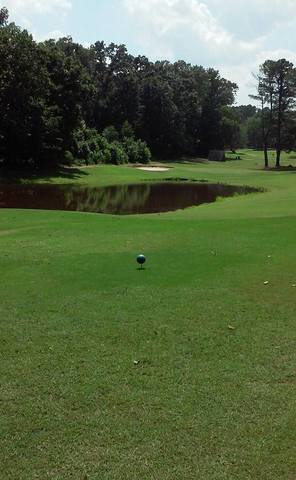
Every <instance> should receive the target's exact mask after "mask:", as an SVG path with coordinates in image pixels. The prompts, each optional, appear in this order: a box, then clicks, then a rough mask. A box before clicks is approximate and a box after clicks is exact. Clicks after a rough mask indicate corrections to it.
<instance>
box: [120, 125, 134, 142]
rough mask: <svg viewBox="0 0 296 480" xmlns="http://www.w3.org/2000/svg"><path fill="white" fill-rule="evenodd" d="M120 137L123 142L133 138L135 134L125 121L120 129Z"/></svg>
mask: <svg viewBox="0 0 296 480" xmlns="http://www.w3.org/2000/svg"><path fill="white" fill-rule="evenodd" d="M121 137H122V139H123V140H125V139H127V138H132V139H134V138H135V132H134V129H133V127H132V126H131V124H130V123H129V122H128V121H127V120H126V121H125V122H124V123H123V125H122V128H121Z"/></svg>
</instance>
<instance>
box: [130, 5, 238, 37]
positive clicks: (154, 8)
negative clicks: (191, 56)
mask: <svg viewBox="0 0 296 480" xmlns="http://www.w3.org/2000/svg"><path fill="white" fill-rule="evenodd" d="M125 5H126V7H127V9H128V11H129V13H130V14H131V15H135V16H137V19H138V21H139V22H141V20H142V21H143V22H148V23H149V24H150V26H153V27H154V30H155V31H156V32H157V33H158V35H160V36H164V35H166V34H168V33H170V32H172V31H174V30H177V29H180V28H181V29H184V28H185V29H187V28H189V29H192V30H193V31H195V33H196V35H197V36H198V37H199V38H200V39H201V40H203V41H205V42H213V43H214V44H217V45H220V44H223V43H229V42H230V41H231V35H230V34H229V33H228V32H227V31H226V30H224V29H223V28H222V26H221V25H220V24H219V22H218V21H217V20H216V19H215V17H214V16H213V15H212V14H211V12H210V10H209V9H208V7H207V6H206V5H205V4H204V3H202V2H199V1H197V0H145V1H143V2H139V1H138V0H125ZM143 22H141V23H143Z"/></svg>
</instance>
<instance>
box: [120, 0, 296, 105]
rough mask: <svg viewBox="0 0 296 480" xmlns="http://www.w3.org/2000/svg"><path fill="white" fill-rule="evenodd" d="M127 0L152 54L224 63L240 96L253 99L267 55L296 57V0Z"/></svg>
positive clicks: (140, 35)
mask: <svg viewBox="0 0 296 480" xmlns="http://www.w3.org/2000/svg"><path fill="white" fill-rule="evenodd" d="M122 2H123V4H124V5H125V8H126V9H127V11H128V13H129V15H130V16H131V18H134V19H135V20H136V21H135V27H134V36H135V37H136V38H135V40H136V41H137V43H138V46H139V48H140V49H143V50H144V53H145V54H146V55H148V56H151V57H152V58H153V59H155V58H158V59H159V58H168V59H169V60H177V59H179V58H183V59H184V60H186V61H189V62H191V63H196V64H201V65H204V66H214V67H215V68H218V69H219V70H220V72H221V74H222V75H223V76H225V77H226V78H228V79H229V80H231V81H234V82H235V83H237V84H238V85H239V87H240V92H239V96H238V101H239V102H244V103H246V102H249V101H250V100H249V98H248V94H249V93H254V90H255V82H254V79H253V77H252V72H257V71H258V68H259V65H260V64H261V63H263V62H264V60H266V59H267V58H271V59H276V58H282V57H285V58H287V59H289V60H291V61H293V62H294V63H296V53H294V52H293V48H291V45H289V43H291V41H292V42H293V43H294V40H291V39H293V38H294V35H293V37H291V34H290V30H291V32H294V31H295V28H296V0H284V1H283V0H248V1H243V0H122ZM287 44H288V45H289V46H287ZM279 45H281V48H278V46H279ZM295 50H296V49H295Z"/></svg>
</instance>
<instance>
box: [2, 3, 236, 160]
mask: <svg viewBox="0 0 296 480" xmlns="http://www.w3.org/2000/svg"><path fill="white" fill-rule="evenodd" d="M0 65H1V69H0V107H1V116H0V162H1V164H2V165H3V164H6V165H9V166H19V165H22V166H26V165H27V166H49V165H54V164H57V163H65V162H71V161H73V159H77V158H78V159H81V160H85V161H89V162H95V163H96V162H110V163H123V162H125V161H149V159H150V157H151V153H150V152H152V153H153V154H154V155H156V156H158V157H162V158H165V157H169V158H172V157H176V156H180V155H195V156H196V155H202V156H204V155H207V153H208V151H209V150H210V149H223V148H224V147H225V146H226V145H227V144H229V142H230V143H231V138H232V137H233V135H234V133H233V132H234V131H235V130H236V129H237V125H236V123H235V122H234V120H233V114H232V111H231V105H233V103H234V100H235V94H236V91H237V86H236V85H235V84H234V83H232V82H230V81H228V80H227V79H224V78H222V77H221V76H220V74H219V72H218V71H217V70H215V69H212V68H208V69H205V68H203V67H201V66H196V65H191V64H189V63H186V62H184V61H178V62H175V63H171V62H168V61H156V62H152V61H150V60H149V59H148V58H146V57H145V56H141V55H139V56H133V55H131V54H130V53H129V52H128V51H127V49H126V47H125V46H124V45H115V44H114V43H111V44H110V45H106V44H105V43H104V42H102V41H98V42H96V43H95V44H94V45H91V46H90V47H89V48H86V47H84V46H82V45H80V44H78V43H75V42H74V41H73V40H72V38H71V37H66V38H61V39H59V40H57V41H55V40H47V41H44V42H36V41H35V40H34V39H33V37H32V35H30V33H28V32H27V31H26V30H23V29H21V28H20V27H18V26H16V25H15V24H14V23H9V19H8V11H7V9H5V8H2V9H0Z"/></svg>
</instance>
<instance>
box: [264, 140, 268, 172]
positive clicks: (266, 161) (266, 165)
mask: <svg viewBox="0 0 296 480" xmlns="http://www.w3.org/2000/svg"><path fill="white" fill-rule="evenodd" d="M268 166H269V165H268V147H267V144H264V167H265V168H268Z"/></svg>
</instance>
